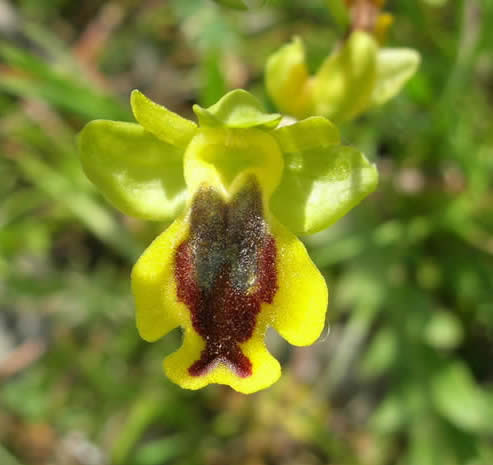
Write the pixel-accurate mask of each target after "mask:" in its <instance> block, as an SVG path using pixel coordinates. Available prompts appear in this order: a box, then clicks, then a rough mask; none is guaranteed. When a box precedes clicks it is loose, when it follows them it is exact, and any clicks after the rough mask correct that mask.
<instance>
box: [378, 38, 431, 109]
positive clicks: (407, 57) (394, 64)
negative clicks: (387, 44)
mask: <svg viewBox="0 0 493 465" xmlns="http://www.w3.org/2000/svg"><path fill="white" fill-rule="evenodd" d="M420 61H421V58H420V56H419V53H418V52H416V51H415V50H412V49H409V48H387V49H381V50H380V51H379V52H378V55H377V79H376V82H375V88H374V90H373V95H372V102H373V104H375V105H382V104H383V103H385V102H387V101H388V100H390V99H391V98H392V97H394V96H395V95H397V94H398V93H399V91H400V90H401V89H402V87H403V86H404V85H405V84H406V82H407V81H408V80H409V79H411V77H412V76H413V75H414V73H416V70H417V69H418V66H419V63H420Z"/></svg>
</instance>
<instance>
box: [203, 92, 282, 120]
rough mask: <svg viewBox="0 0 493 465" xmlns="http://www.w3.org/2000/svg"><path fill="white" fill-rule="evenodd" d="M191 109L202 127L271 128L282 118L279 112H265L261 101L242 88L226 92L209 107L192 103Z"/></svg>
mask: <svg viewBox="0 0 493 465" xmlns="http://www.w3.org/2000/svg"><path fill="white" fill-rule="evenodd" d="M193 111H194V112H195V114H196V115H197V117H198V119H199V123H200V126H202V127H204V126H208V127H227V128H243V129H246V128H254V127H259V128H266V129H272V128H275V127H276V126H277V125H278V124H279V121H281V118H282V115H280V114H279V113H265V112H264V110H263V108H262V105H261V103H260V102H259V101H258V100H257V99H256V98H255V97H254V96H253V95H251V94H250V93H248V92H247V91H246V90H243V89H236V90H233V91H231V92H229V93H227V94H226V95H225V96H224V97H223V98H221V100H219V101H218V102H217V103H216V104H214V105H212V106H211V107H209V108H202V107H201V106H199V105H194V106H193Z"/></svg>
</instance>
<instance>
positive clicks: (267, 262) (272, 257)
mask: <svg viewBox="0 0 493 465" xmlns="http://www.w3.org/2000/svg"><path fill="white" fill-rule="evenodd" d="M276 254H277V250H276V243H275V240H274V238H273V236H272V235H270V234H269V232H268V226H267V223H266V222H265V220H264V217H263V207H262V196H261V193H260V190H259V187H258V184H257V182H256V181H255V179H251V180H250V181H249V182H247V183H246V184H245V186H244V187H243V188H242V189H241V190H240V191H239V192H238V193H237V194H236V195H235V196H234V197H233V198H232V200H231V201H230V202H228V203H227V202H225V200H224V199H223V198H222V196H221V195H220V194H219V193H218V192H217V191H216V190H215V189H213V188H212V187H202V188H200V189H199V190H198V192H197V193H196V195H195V197H194V199H193V202H192V206H191V214H190V234H189V237H188V238H187V239H186V240H185V241H184V242H182V243H181V244H180V245H179V246H178V248H177V250H176V255H175V279H176V287H177V297H178V300H179V301H180V302H183V303H184V304H185V305H186V306H187V307H188V309H189V311H190V313H191V320H192V325H193V328H194V329H195V331H197V333H198V334H199V335H200V336H202V338H203V339H204V341H205V348H204V349H203V351H202V353H201V354H200V358H199V359H198V360H197V361H195V362H194V363H193V364H192V365H191V366H190V367H189V369H188V371H189V374H190V375H192V376H200V375H203V374H205V373H207V372H208V371H209V370H210V369H212V368H214V367H215V366H216V365H217V364H218V363H223V364H225V365H227V366H228V367H229V368H230V369H231V370H233V371H234V372H235V373H236V374H237V375H238V376H240V377H247V376H250V375H251V374H252V363H251V361H250V360H249V358H248V357H247V356H246V355H245V354H244V353H243V352H242V350H241V348H240V345H239V344H241V343H244V342H246V341H248V340H249V339H250V338H251V337H252V335H253V332H254V330H255V326H256V323H257V315H258V314H259V312H260V310H261V305H262V303H272V301H273V299H274V296H275V294H276V291H277V271H276Z"/></svg>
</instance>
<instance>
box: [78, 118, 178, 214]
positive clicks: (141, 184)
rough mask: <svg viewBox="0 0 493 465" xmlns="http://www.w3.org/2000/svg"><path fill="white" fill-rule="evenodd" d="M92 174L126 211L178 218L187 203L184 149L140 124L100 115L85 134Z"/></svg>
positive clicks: (82, 145)
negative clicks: (154, 134) (103, 117)
mask: <svg viewBox="0 0 493 465" xmlns="http://www.w3.org/2000/svg"><path fill="white" fill-rule="evenodd" d="M79 149H80V153H81V162H82V167H83V168H84V171H85V173H86V175H87V177H88V178H89V179H90V180H91V181H92V182H93V183H94V184H95V185H96V186H97V187H98V188H99V189H100V190H101V191H102V192H103V194H104V195H105V196H106V197H107V199H108V200H109V201H110V202H111V203H112V204H113V205H114V206H115V207H117V208H119V209H120V210H121V211H122V212H124V213H126V214H128V215H132V216H137V217H140V218H144V219H149V220H165V221H170V220H172V219H174V218H175V217H176V216H177V215H178V213H179V212H180V211H181V209H182V208H183V205H184V201H185V197H186V192H185V181H184V178H183V152H182V151H181V150H179V149H177V148H176V147H173V146H172V145H169V144H166V143H165V142H162V141H160V140H159V139H157V138H156V137H154V136H153V135H152V134H150V133H149V132H147V131H146V130H145V129H144V128H143V127H142V126H140V125H138V124H134V123H122V122H116V121H105V120H96V121H92V122H90V123H89V124H87V125H86V127H85V128H84V129H83V130H82V131H81V133H80V136H79Z"/></svg>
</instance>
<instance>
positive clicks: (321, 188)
mask: <svg viewBox="0 0 493 465" xmlns="http://www.w3.org/2000/svg"><path fill="white" fill-rule="evenodd" d="M274 134H275V136H276V137H277V139H278V141H279V143H280V145H281V148H283V151H284V158H285V168H284V174H283V178H282V180H281V184H280V186H279V187H278V188H277V190H276V191H275V192H274V195H273V197H272V201H271V206H272V211H273V213H274V214H275V215H276V216H277V218H278V219H279V220H280V221H281V222H282V223H283V224H284V225H286V226H287V227H288V228H289V229H291V230H292V231H294V232H298V233H305V234H312V233H314V232H317V231H320V230H322V229H324V228H326V227H328V226H329V225H331V224H332V223H334V222H335V221H337V220H338V219H339V218H340V217H341V216H343V215H345V214H346V213H347V212H348V211H349V210H350V209H351V208H353V207H354V206H355V205H357V204H358V203H359V202H360V201H361V200H362V199H363V198H364V197H365V196H366V195H368V194H369V193H370V192H372V191H373V190H374V189H375V187H376V185H377V180H378V174H377V170H376V168H375V166H374V165H372V164H370V163H369V162H368V160H367V159H366V158H365V156H364V155H363V154H362V153H361V152H359V151H358V150H356V149H355V148H352V147H346V146H341V145H337V143H338V141H339V138H338V134H337V132H336V129H335V127H334V126H333V125H332V123H330V122H329V121H328V120H326V119H324V118H321V117H314V118H309V119H307V120H305V121H301V122H299V123H296V124H294V125H291V126H286V127H283V128H280V129H278V130H276V131H275V132H274Z"/></svg>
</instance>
